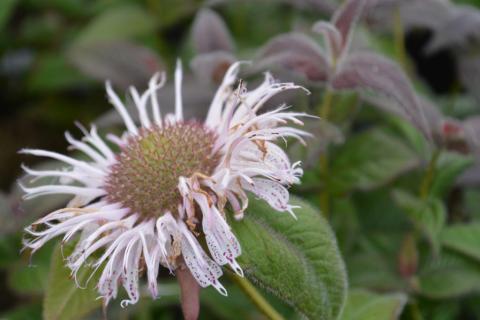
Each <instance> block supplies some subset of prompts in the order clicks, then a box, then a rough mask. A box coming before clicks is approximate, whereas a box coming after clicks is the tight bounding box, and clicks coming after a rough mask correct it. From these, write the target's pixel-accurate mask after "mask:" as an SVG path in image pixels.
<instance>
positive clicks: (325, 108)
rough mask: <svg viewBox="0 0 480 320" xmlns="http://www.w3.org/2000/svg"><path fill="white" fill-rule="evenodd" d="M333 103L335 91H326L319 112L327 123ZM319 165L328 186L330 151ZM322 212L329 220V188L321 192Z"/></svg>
mask: <svg viewBox="0 0 480 320" xmlns="http://www.w3.org/2000/svg"><path fill="white" fill-rule="evenodd" d="M332 101H333V91H331V90H330V89H327V90H325V95H324V96H323V103H322V106H321V107H320V111H319V115H320V117H321V118H322V119H323V120H325V121H327V120H328V118H329V116H330V112H331V109H332ZM319 164H320V173H321V175H322V180H323V181H324V182H325V183H324V186H327V183H326V182H327V181H328V176H329V171H330V164H329V160H328V150H324V152H323V153H322V154H321V155H320V159H319ZM320 210H321V212H322V214H323V216H324V217H325V218H327V219H328V217H329V216H330V194H329V192H328V187H327V188H323V189H322V191H321V192H320Z"/></svg>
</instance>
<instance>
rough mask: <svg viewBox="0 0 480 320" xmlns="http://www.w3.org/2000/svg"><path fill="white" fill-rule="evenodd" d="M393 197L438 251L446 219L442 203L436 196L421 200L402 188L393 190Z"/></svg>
mask: <svg viewBox="0 0 480 320" xmlns="http://www.w3.org/2000/svg"><path fill="white" fill-rule="evenodd" d="M393 198H394V199H395V202H396V203H397V205H398V206H399V207H400V208H402V209H403V210H404V211H405V213H406V214H407V215H408V217H409V218H410V219H411V220H412V222H413V224H414V225H415V226H416V227H417V228H418V229H419V230H421V231H422V232H423V233H424V234H425V235H426V236H427V238H428V240H429V241H430V243H431V244H432V246H433V248H434V250H435V251H436V252H438V251H439V245H440V243H439V236H440V232H441V231H442V228H443V226H444V225H445V219H446V212H445V206H444V205H443V203H442V202H441V201H440V200H439V199H437V198H429V199H426V200H422V199H419V198H417V197H415V196H413V195H411V194H409V193H407V192H405V191H402V190H395V191H394V192H393Z"/></svg>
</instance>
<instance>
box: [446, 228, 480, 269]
mask: <svg viewBox="0 0 480 320" xmlns="http://www.w3.org/2000/svg"><path fill="white" fill-rule="evenodd" d="M441 241H442V244H443V245H444V246H445V247H447V248H449V249H451V250H453V251H456V252H459V253H462V254H464V255H467V256H469V257H471V258H473V259H475V260H477V261H478V262H480V224H479V223H473V224H457V225H453V226H448V227H446V228H445V229H444V230H443V232H442V234H441Z"/></svg>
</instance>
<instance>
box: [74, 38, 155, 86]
mask: <svg viewBox="0 0 480 320" xmlns="http://www.w3.org/2000/svg"><path fill="white" fill-rule="evenodd" d="M68 58H69V59H70V60H71V61H72V63H73V64H74V65H75V66H76V67H77V68H78V69H80V70H81V71H82V72H83V73H84V74H86V75H87V76H90V77H92V78H95V79H97V80H100V81H102V82H103V81H105V80H111V81H112V82H113V83H114V84H115V85H118V86H120V87H122V88H123V89H127V88H128V87H129V86H131V85H133V86H136V87H140V86H142V87H146V85H147V84H148V80H149V79H150V77H151V76H152V75H153V74H154V73H155V72H158V71H161V70H163V69H164V67H163V63H162V61H161V59H160V57H159V56H158V55H157V54H156V53H155V52H154V51H152V50H151V49H149V48H147V47H144V46H141V45H137V44H135V43H133V42H131V41H113V42H106V43H93V44H88V45H84V46H82V47H73V48H71V50H70V51H69V53H68Z"/></svg>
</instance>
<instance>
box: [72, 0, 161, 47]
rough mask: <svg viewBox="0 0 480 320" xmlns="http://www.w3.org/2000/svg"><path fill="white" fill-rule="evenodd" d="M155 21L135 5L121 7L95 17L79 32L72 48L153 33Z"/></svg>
mask: <svg viewBox="0 0 480 320" xmlns="http://www.w3.org/2000/svg"><path fill="white" fill-rule="evenodd" d="M155 27H156V22H155V19H154V18H153V17H152V16H151V15H149V14H148V12H146V11H145V10H144V9H142V8H141V7H139V6H136V5H121V6H117V7H114V8H112V9H109V10H106V11H105V12H104V13H102V14H100V15H99V16H97V17H95V19H93V21H91V22H90V23H89V24H88V25H87V26H86V28H85V29H84V30H82V31H81V32H80V34H79V35H78V36H77V38H76V39H75V41H74V42H73V44H72V46H84V45H87V44H92V43H99V42H105V41H118V40H125V39H130V38H133V37H136V36H139V35H143V34H146V33H149V32H151V31H153V30H154V29H155Z"/></svg>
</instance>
